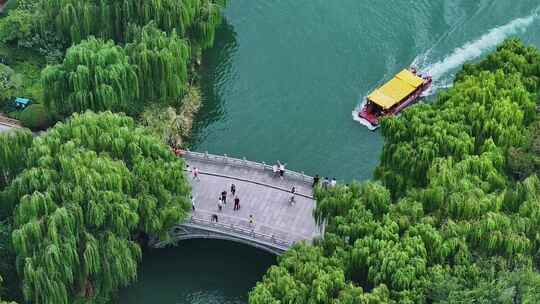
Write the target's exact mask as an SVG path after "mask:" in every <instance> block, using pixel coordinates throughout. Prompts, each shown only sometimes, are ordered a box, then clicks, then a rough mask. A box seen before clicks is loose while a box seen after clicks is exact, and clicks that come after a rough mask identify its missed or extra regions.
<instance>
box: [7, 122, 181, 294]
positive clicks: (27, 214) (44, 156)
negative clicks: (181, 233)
mask: <svg viewBox="0 0 540 304" xmlns="http://www.w3.org/2000/svg"><path fill="white" fill-rule="evenodd" d="M6 192H7V197H8V199H9V200H11V201H15V202H18V204H17V207H16V208H15V210H14V215H15V216H14V231H13V234H12V238H13V245H14V248H15V252H16V253H17V260H18V265H19V272H20V273H21V276H22V279H23V292H24V296H25V298H26V299H27V300H28V301H31V302H33V303H72V301H73V299H74V298H77V297H83V298H93V297H97V296H108V295H110V293H111V292H113V291H115V290H117V289H118V288H120V287H122V286H126V285H127V284H129V283H130V282H133V280H134V279H135V278H136V276H137V263H138V262H139V260H140V258H141V249H140V245H139V244H138V242H137V238H138V237H139V236H140V235H162V234H164V233H165V232H166V231H167V230H168V228H170V227H171V226H172V225H173V224H175V223H177V222H178V221H180V220H182V219H183V218H184V217H185V216H186V214H187V210H188V209H189V206H190V205H189V193H190V187H189V184H188V182H187V181H186V178H185V176H184V173H183V162H182V161H181V160H180V159H178V158H176V157H175V156H174V155H172V154H171V153H170V151H169V149H168V148H167V147H166V146H165V145H163V144H162V143H161V142H160V141H159V140H158V139H156V138H153V137H151V136H149V135H148V133H147V131H145V130H144V129H140V128H137V127H136V126H135V123H134V121H133V120H132V119H131V118H128V117H126V116H122V115H115V114H112V113H110V112H105V113H102V114H94V113H92V112H88V113H86V114H83V115H78V114H74V116H73V117H72V118H71V119H69V120H68V121H67V122H65V123H59V124H57V125H56V126H55V127H54V128H52V129H51V130H49V131H48V132H47V134H45V135H43V136H41V137H39V138H36V139H34V142H33V145H32V147H31V148H30V150H29V152H28V161H27V166H26V169H25V170H24V171H23V172H22V173H20V174H19V176H18V177H17V178H15V179H14V180H13V182H12V183H11V185H10V186H9V187H8V188H6Z"/></svg>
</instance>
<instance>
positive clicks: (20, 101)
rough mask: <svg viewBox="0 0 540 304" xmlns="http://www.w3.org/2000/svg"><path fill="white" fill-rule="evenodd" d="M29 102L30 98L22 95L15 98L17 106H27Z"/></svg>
mask: <svg viewBox="0 0 540 304" xmlns="http://www.w3.org/2000/svg"><path fill="white" fill-rule="evenodd" d="M29 103H30V99H27V98H20V97H17V98H15V105H17V106H22V107H26V106H27V105H28V104H29Z"/></svg>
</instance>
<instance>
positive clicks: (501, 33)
mask: <svg viewBox="0 0 540 304" xmlns="http://www.w3.org/2000/svg"><path fill="white" fill-rule="evenodd" d="M539 15H540V7H538V8H537V9H535V10H534V12H533V13H532V14H531V15H529V16H527V17H522V18H517V19H514V20H512V21H511V22H509V23H507V24H505V25H502V26H499V27H496V28H493V29H491V30H489V31H488V32H487V33H486V34H484V35H482V36H481V37H480V38H478V39H476V40H473V41H469V42H467V43H465V44H464V45H463V46H461V47H458V48H456V49H454V51H453V52H452V53H451V54H450V55H448V56H446V57H445V58H444V59H442V60H440V61H435V63H429V62H433V60H431V54H432V51H433V50H434V49H435V47H436V46H437V45H438V44H439V43H440V42H442V41H443V40H445V39H446V38H447V37H448V36H450V35H451V34H452V33H453V32H455V31H456V30H457V29H458V28H460V27H461V26H463V20H460V21H459V22H458V23H457V24H455V25H454V26H453V27H452V28H451V29H450V30H449V31H448V32H447V33H445V34H444V35H443V36H442V37H440V38H439V40H438V41H437V42H436V43H435V44H434V45H433V46H432V47H431V48H430V49H429V50H427V51H426V52H425V53H423V54H421V55H419V56H417V57H416V58H415V59H414V61H413V62H412V64H411V65H412V66H415V67H416V68H417V69H418V70H420V71H422V73H427V74H429V75H431V76H432V78H433V83H432V85H431V88H430V89H429V90H427V91H425V92H424V93H423V94H422V97H426V96H430V95H433V94H435V93H436V92H437V91H438V90H440V89H447V88H450V87H451V86H452V83H453V75H452V74H450V73H451V72H453V71H455V70H456V69H457V68H459V67H461V66H462V65H463V64H464V63H466V62H468V61H471V60H475V59H478V58H479V57H481V56H482V55H483V54H485V53H486V52H487V51H490V50H492V49H493V48H495V47H496V46H497V45H498V44H500V43H501V42H503V41H504V40H505V39H506V38H508V37H509V36H512V35H516V34H519V33H522V32H524V31H525V30H526V29H527V28H528V27H529V26H530V25H531V24H532V23H533V22H534V21H535V20H536V19H537V18H538V17H539ZM365 99H366V98H365V97H364V98H362V99H361V102H360V103H359V104H358V106H357V107H356V108H355V109H354V110H353V111H352V116H353V119H354V120H356V121H358V122H360V123H362V124H364V125H365V121H363V119H362V118H360V117H359V116H358V113H359V111H360V110H361V109H362V107H363V105H364V103H365Z"/></svg>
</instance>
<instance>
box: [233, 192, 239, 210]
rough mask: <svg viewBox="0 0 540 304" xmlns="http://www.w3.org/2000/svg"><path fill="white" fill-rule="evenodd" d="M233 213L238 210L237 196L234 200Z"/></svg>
mask: <svg viewBox="0 0 540 304" xmlns="http://www.w3.org/2000/svg"><path fill="white" fill-rule="evenodd" d="M233 210H234V211H236V210H240V198H238V196H236V197H235V198H234V208H233Z"/></svg>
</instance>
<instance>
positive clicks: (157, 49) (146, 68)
mask: <svg viewBox="0 0 540 304" xmlns="http://www.w3.org/2000/svg"><path fill="white" fill-rule="evenodd" d="M129 35H130V41H131V42H130V43H128V44H127V45H126V47H125V50H126V54H127V55H128V57H129V62H130V63H131V64H132V65H133V66H135V67H136V70H137V75H138V80H139V92H140V94H139V98H140V100H141V103H149V102H162V103H163V102H167V103H171V102H172V101H177V100H178V99H179V98H180V97H181V95H182V93H183V92H184V88H185V85H186V81H187V63H188V61H189V56H190V53H189V52H190V49H189V45H188V43H187V41H186V40H184V39H181V38H180V37H179V36H178V35H177V34H176V31H175V30H173V31H172V32H171V33H170V34H166V33H165V32H163V31H161V30H159V29H157V28H156V27H155V24H154V23H151V24H149V25H147V26H144V27H143V28H140V27H136V26H133V27H131V28H130V31H129Z"/></svg>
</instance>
